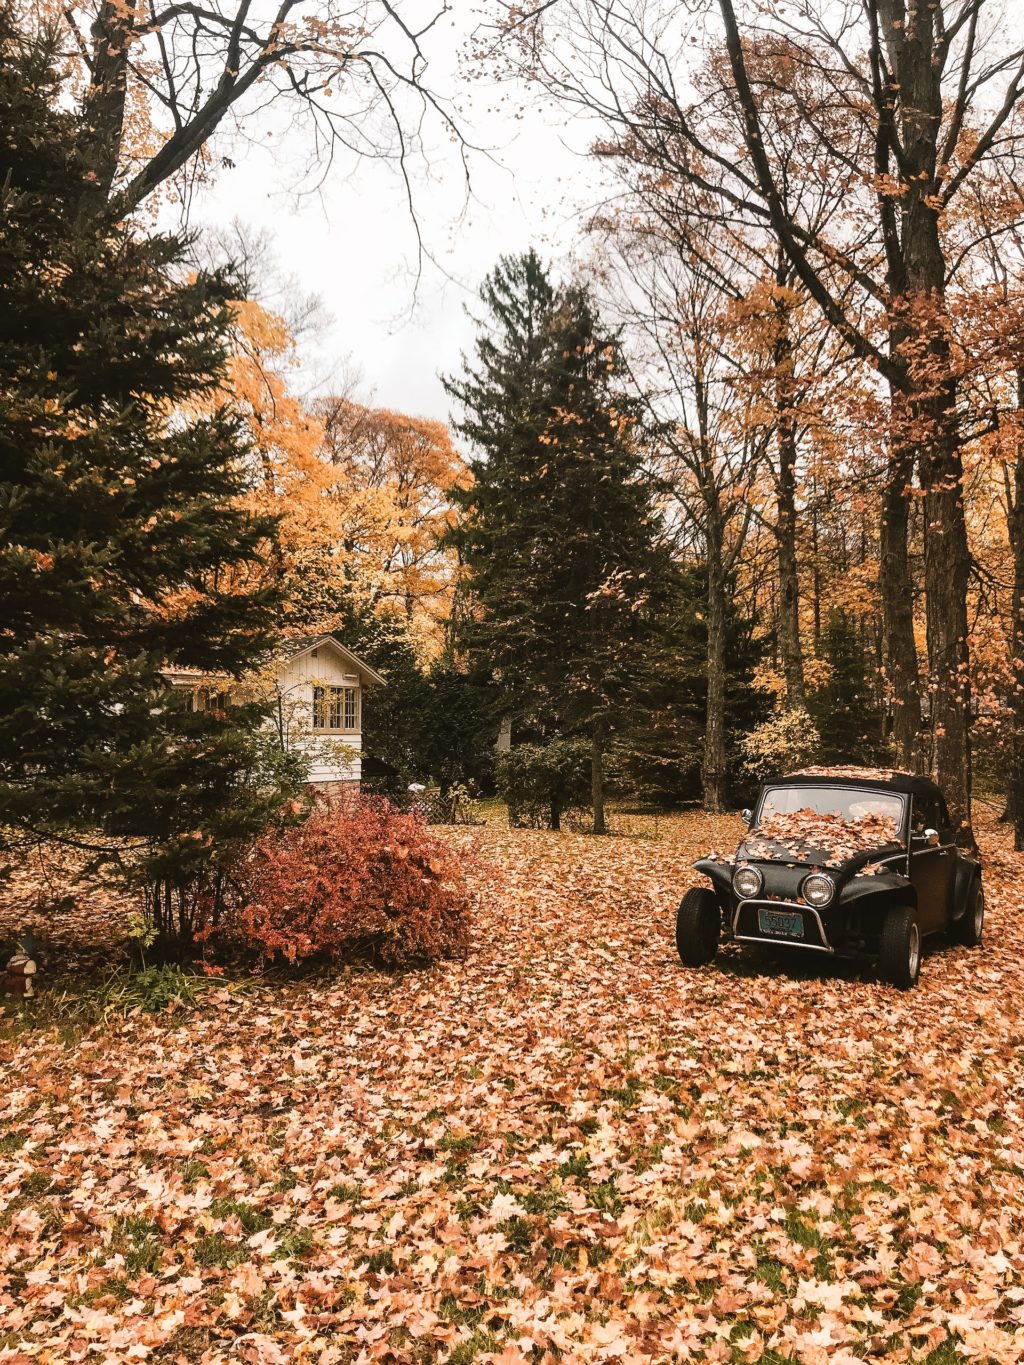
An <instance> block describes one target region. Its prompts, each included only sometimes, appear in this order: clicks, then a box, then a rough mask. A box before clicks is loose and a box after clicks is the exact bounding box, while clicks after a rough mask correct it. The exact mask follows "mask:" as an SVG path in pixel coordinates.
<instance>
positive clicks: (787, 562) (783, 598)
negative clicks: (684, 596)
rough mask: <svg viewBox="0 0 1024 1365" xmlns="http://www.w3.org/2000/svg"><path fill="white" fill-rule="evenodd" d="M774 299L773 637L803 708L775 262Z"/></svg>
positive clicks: (788, 413)
mask: <svg viewBox="0 0 1024 1365" xmlns="http://www.w3.org/2000/svg"><path fill="white" fill-rule="evenodd" d="M776 284H777V286H778V292H777V294H776V300H775V316H776V334H775V343H774V346H773V354H772V363H773V366H774V384H775V421H776V444H777V448H778V459H779V466H778V470H777V471H776V489H777V500H778V510H777V520H776V527H775V540H776V546H777V557H778V558H777V562H778V571H779V611H778V626H777V630H778V639H779V654H780V656H781V659H782V675H783V677H784V679H785V682H786V704H787V705H788V706H790V707H796V706H803V705H804V704H805V697H804V659H803V649H802V648H801V644H800V580H799V576H798V566H797V554H796V531H797V516H796V460H797V439H796V420H795V415H794V412H793V404H792V388H793V342H792V337H791V335H790V330H789V303H788V300H787V299H786V298H785V297H784V295H783V291H784V290H786V289H787V288H788V285H789V273H788V269H787V268H786V267H784V266H783V265H781V264H780V265H779V268H778V270H777V272H776Z"/></svg>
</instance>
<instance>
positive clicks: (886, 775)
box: [764, 767, 942, 799]
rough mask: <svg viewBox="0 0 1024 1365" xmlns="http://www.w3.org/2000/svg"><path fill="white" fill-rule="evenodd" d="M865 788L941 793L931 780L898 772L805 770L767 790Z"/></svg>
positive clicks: (770, 782) (777, 779)
mask: <svg viewBox="0 0 1024 1365" xmlns="http://www.w3.org/2000/svg"><path fill="white" fill-rule="evenodd" d="M811 783H813V784H814V785H815V786H817V787H864V788H865V789H866V790H871V791H879V790H881V791H894V792H902V793H904V794H908V795H913V796H937V797H939V798H940V799H942V791H941V789H940V788H939V787H937V786H936V785H935V783H934V782H933V781H932V780H931V778H930V777H924V776H922V775H921V774H920V773H904V772H900V771H899V770H898V769H896V768H844V767H834V768H803V769H801V770H800V772H796V773H787V774H786V775H785V776H784V777H773V778H770V779H768V780H767V781H766V782H765V783H764V785H765V786H766V787H806V786H808V785H809V784H811Z"/></svg>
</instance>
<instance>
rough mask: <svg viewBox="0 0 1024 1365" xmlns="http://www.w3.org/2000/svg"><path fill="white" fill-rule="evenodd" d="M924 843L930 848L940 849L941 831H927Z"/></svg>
mask: <svg viewBox="0 0 1024 1365" xmlns="http://www.w3.org/2000/svg"><path fill="white" fill-rule="evenodd" d="M924 841H925V843H926V844H927V845H928V847H929V848H938V846H939V831H938V830H937V829H926V830H925V832H924Z"/></svg>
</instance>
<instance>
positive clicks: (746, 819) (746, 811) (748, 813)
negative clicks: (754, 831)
mask: <svg viewBox="0 0 1024 1365" xmlns="http://www.w3.org/2000/svg"><path fill="white" fill-rule="evenodd" d="M740 814H741V815H742V816H743V823H744V824H745V825H746V827H747V829H749V828H750V822H751V820H753V818H754V812H753V811H752V810H751V809H750V807H749V806H744V807H743V809H742V811H740Z"/></svg>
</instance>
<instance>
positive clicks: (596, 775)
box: [590, 722, 607, 834]
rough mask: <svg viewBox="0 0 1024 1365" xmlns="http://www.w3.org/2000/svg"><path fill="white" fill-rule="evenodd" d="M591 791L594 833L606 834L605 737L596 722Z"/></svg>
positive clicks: (592, 751) (592, 746)
mask: <svg viewBox="0 0 1024 1365" xmlns="http://www.w3.org/2000/svg"><path fill="white" fill-rule="evenodd" d="M590 790H591V800H592V801H593V804H594V833H595V834H605V833H607V828H606V826H605V821H604V735H603V733H602V730H601V726H600V723H597V722H595V724H594V728H593V730H592V732H591V737H590Z"/></svg>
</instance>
